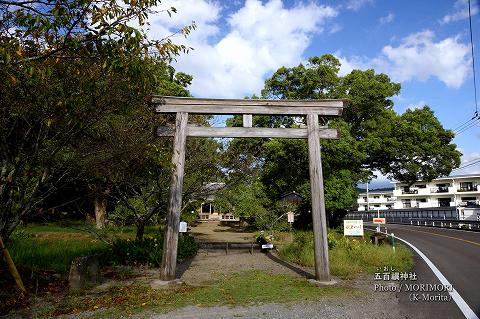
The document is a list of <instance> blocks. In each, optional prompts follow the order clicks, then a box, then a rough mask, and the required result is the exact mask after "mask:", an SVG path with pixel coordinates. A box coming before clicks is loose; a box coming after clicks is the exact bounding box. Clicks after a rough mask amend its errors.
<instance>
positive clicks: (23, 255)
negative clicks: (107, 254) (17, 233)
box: [7, 238, 108, 272]
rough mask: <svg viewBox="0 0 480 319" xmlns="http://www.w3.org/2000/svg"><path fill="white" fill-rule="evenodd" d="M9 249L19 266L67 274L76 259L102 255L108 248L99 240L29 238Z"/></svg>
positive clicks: (14, 243)
mask: <svg viewBox="0 0 480 319" xmlns="http://www.w3.org/2000/svg"><path fill="white" fill-rule="evenodd" d="M7 248H8V250H9V252H10V255H11V256H12V259H13V260H14V262H15V263H16V264H17V265H22V266H26V267H29V268H31V269H33V270H52V271H57V272H67V271H68V270H69V267H70V265H71V263H72V261H73V260H74V259H75V258H76V257H79V256H86V255H91V254H97V253H102V252H104V251H105V250H106V249H107V248H108V246H107V244H105V243H104V242H101V241H97V240H61V239H52V240H49V239H37V238H27V239H21V240H20V239H19V240H15V241H11V242H10V243H9V244H8V247H7Z"/></svg>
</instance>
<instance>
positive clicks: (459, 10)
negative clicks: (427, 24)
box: [439, 0, 478, 24]
mask: <svg viewBox="0 0 480 319" xmlns="http://www.w3.org/2000/svg"><path fill="white" fill-rule="evenodd" d="M453 8H454V12H452V13H450V14H447V15H445V16H444V17H443V18H442V19H440V21H439V22H440V23H441V24H446V23H450V22H454V21H459V20H463V19H466V18H468V0H457V1H455V3H454V5H453ZM477 13H478V5H477V2H476V1H472V2H471V14H472V16H474V15H476V14H477Z"/></svg>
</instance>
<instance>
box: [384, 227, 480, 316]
mask: <svg viewBox="0 0 480 319" xmlns="http://www.w3.org/2000/svg"><path fill="white" fill-rule="evenodd" d="M382 233H384V232H382ZM384 234H386V233H384ZM386 235H389V234H386ZM395 238H396V239H399V240H401V241H403V242H404V243H405V244H407V245H408V246H410V247H412V249H413V250H414V251H415V252H416V253H417V254H418V255H419V256H420V257H422V259H423V260H424V261H425V262H426V263H427V265H428V267H430V269H431V270H432V271H433V273H434V274H435V276H437V278H438V280H440V282H441V283H442V285H450V286H452V284H451V283H450V282H449V281H448V280H447V278H445V276H444V275H443V274H442V273H441V272H440V270H438V268H437V267H435V265H434V264H433V263H432V262H431V261H430V259H428V257H427V256H425V254H424V253H422V251H421V250H420V249H418V248H417V247H415V246H414V245H412V244H411V243H409V242H408V241H406V240H405V239H402V238H400V237H397V236H395ZM452 287H453V286H452ZM448 293H449V294H450V296H452V299H453V300H454V301H455V303H456V304H457V306H458V308H460V311H461V312H462V313H463V315H464V316H465V318H467V319H479V318H478V316H477V315H476V314H475V312H473V310H472V309H471V308H470V307H469V306H468V305H467V303H466V302H465V300H463V298H462V297H461V296H460V294H459V293H458V292H457V290H456V289H455V288H453V291H449V292H448Z"/></svg>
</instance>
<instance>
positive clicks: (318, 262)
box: [307, 114, 333, 284]
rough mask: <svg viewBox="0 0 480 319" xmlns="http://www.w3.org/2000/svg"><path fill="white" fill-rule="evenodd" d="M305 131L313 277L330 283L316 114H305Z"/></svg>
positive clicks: (318, 129) (318, 128) (318, 127)
mask: <svg viewBox="0 0 480 319" xmlns="http://www.w3.org/2000/svg"><path fill="white" fill-rule="evenodd" d="M307 132H308V162H309V169H310V187H311V192H312V220H313V236H314V249H315V251H314V252H315V279H316V280H317V281H318V282H320V283H324V284H332V283H333V282H332V280H331V278H330V266H329V260H328V238H327V217H326V213H325V194H324V192H323V173H322V157H321V153H320V126H319V124H318V114H307Z"/></svg>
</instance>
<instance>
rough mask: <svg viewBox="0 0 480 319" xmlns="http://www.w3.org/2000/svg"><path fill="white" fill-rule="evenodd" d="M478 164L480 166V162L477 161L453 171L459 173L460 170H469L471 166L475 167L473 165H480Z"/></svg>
mask: <svg viewBox="0 0 480 319" xmlns="http://www.w3.org/2000/svg"><path fill="white" fill-rule="evenodd" d="M478 164H480V160H477V161H476V162H473V163H470V164H468V165H463V166H460V167H459V168H456V169H452V171H458V170H461V169H464V168H467V167H470V166H473V165H478Z"/></svg>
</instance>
